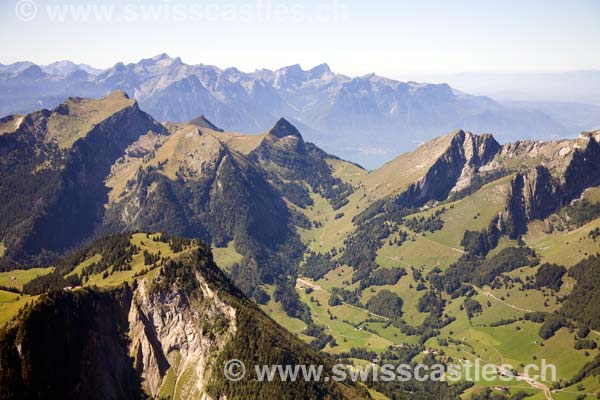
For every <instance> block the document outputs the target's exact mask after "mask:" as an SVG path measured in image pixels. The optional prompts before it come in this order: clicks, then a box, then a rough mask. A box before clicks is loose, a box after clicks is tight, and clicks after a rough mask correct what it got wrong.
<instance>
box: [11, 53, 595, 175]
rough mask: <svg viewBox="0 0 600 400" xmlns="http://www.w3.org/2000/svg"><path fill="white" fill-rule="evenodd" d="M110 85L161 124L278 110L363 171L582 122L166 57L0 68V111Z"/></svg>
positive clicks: (392, 86)
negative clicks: (445, 138) (439, 149)
mask: <svg viewBox="0 0 600 400" xmlns="http://www.w3.org/2000/svg"><path fill="white" fill-rule="evenodd" d="M117 89H118V90H124V91H125V92H127V93H128V94H129V95H131V96H132V97H133V98H135V99H137V100H138V101H139V103H140V107H141V108H142V109H143V110H145V111H147V112H149V113H150V114H151V115H153V116H154V117H155V118H157V119H158V120H161V121H174V122H185V121H189V120H191V119H192V118H195V117H197V116H199V115H205V116H206V117H207V118H208V119H209V120H210V121H212V122H214V123H215V124H216V125H217V126H220V127H222V128H224V129H226V130H228V131H235V132H245V133H250V132H260V131H265V130H266V129H267V128H268V127H269V126H270V125H271V124H272V121H273V120H275V119H277V118H278V117H280V116H283V117H285V118H287V119H288V120H289V121H291V122H293V123H294V124H296V125H297V126H298V127H299V128H300V129H301V130H302V132H303V134H304V135H305V136H306V138H307V139H309V140H310V141H312V142H314V143H316V144H318V145H319V146H321V147H322V148H323V149H325V150H326V151H329V152H335V153H336V154H338V155H339V156H341V157H344V158H345V159H349V160H352V161H354V162H358V163H360V164H362V165H364V166H366V167H367V168H374V167H377V166H380V165H381V164H382V163H384V162H385V161H389V160H390V159H391V158H392V157H393V156H394V155H395V154H398V153H400V152H404V151H408V150H412V149H414V148H415V147H417V146H418V145H419V144H421V143H423V142H425V141H427V140H429V139H432V138H434V137H436V136H439V135H441V134H444V133H446V132H449V131H451V130H454V129H458V128H462V127H468V128H469V129H470V130H471V131H472V132H475V133H484V132H494V134H495V135H496V137H497V138H498V140H499V141H500V142H508V141H514V140H516V139H525V138H529V139H549V138H556V137H561V136H565V135H572V136H574V135H575V134H576V133H577V132H579V130H580V129H579V128H581V126H582V124H577V123H572V122H573V120H574V119H575V120H576V119H577V118H576V117H570V115H571V113H567V117H566V118H565V113H564V109H563V112H562V114H561V115H558V114H557V113H556V112H555V111H553V109H551V108H548V107H546V108H544V109H543V110H542V109H541V108H538V107H536V106H535V105H533V106H529V107H515V106H514V105H510V104H509V105H505V104H500V103H498V102H496V101H494V100H492V99H491V98H489V97H486V96H472V95H468V94H466V93H463V92H460V91H458V90H456V89H453V88H451V87H450V86H448V85H447V84H427V83H416V82H400V81H396V80H392V79H387V78H384V77H380V76H377V75H375V74H369V75H365V76H360V77H349V76H345V75H342V74H337V73H334V72H332V71H331V70H330V68H329V67H328V66H327V64H321V65H319V66H316V67H314V68H311V69H309V70H303V69H302V68H301V67H300V66H299V65H293V66H288V67H284V68H281V69H278V70H275V71H271V70H266V69H262V70H256V71H254V72H251V73H246V72H242V71H239V70H238V69H236V68H226V69H221V68H218V67H215V66H211V65H203V64H199V65H188V64H185V63H183V62H182V61H181V59H179V58H170V57H169V56H167V55H166V54H161V55H158V56H156V57H153V58H148V59H143V60H141V61H139V62H137V63H132V64H123V63H118V64H116V65H114V66H113V67H111V68H109V69H107V70H104V71H100V70H96V69H93V68H91V67H89V66H86V65H76V64H74V63H71V62H68V61H63V62H57V63H54V64H50V65H47V66H38V65H35V64H32V63H29V62H20V63H15V64H11V65H8V66H6V65H1V66H0V92H1V93H2V94H1V95H0V114H1V115H7V114H14V113H27V112H31V111H33V110H36V109H39V108H43V107H46V108H52V107H55V106H56V105H58V104H59V103H60V102H61V101H62V99H64V98H65V97H68V96H81V97H103V96H105V95H107V94H108V93H110V92H112V91H114V90H117ZM559 110H560V107H559ZM577 110H579V107H578V108H577ZM577 110H576V112H578V111H577ZM582 112H583V111H582ZM561 116H562V118H561ZM599 122H600V121H598V117H597V116H593V115H592V116H590V117H588V118H587V120H586V121H585V123H584V124H583V125H584V126H585V124H589V125H590V126H586V127H585V129H591V128H593V127H598V123H599Z"/></svg>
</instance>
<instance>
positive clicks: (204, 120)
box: [189, 115, 224, 132]
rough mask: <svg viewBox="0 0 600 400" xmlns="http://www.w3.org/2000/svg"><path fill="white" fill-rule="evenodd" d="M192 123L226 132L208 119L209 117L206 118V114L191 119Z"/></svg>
mask: <svg viewBox="0 0 600 400" xmlns="http://www.w3.org/2000/svg"><path fill="white" fill-rule="evenodd" d="M189 124H190V125H195V126H197V127H199V128H208V129H211V130H213V131H217V132H224V130H223V129H221V128H219V127H218V126H216V125H215V124H213V123H212V122H210V121H209V120H208V118H206V117H205V116H204V115H201V116H199V117H197V118H194V119H193V120H191V121H190V122H189Z"/></svg>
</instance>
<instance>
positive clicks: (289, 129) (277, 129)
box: [269, 118, 302, 140]
mask: <svg viewBox="0 0 600 400" xmlns="http://www.w3.org/2000/svg"><path fill="white" fill-rule="evenodd" d="M269 135H271V136H275V137H277V138H280V139H281V138H284V137H286V136H295V137H297V138H298V139H301V140H302V135H301V134H300V132H299V131H298V129H297V128H296V127H295V126H294V125H292V124H291V123H289V122H288V120H286V119H285V118H280V119H279V121H277V123H276V124H275V125H274V126H273V127H272V128H271V130H269Z"/></svg>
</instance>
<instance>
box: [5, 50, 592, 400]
mask: <svg viewBox="0 0 600 400" xmlns="http://www.w3.org/2000/svg"><path fill="white" fill-rule="evenodd" d="M146 62H147V63H148V64H150V65H156V64H157V63H161V62H162V63H164V64H168V65H171V64H173V63H176V62H177V61H176V60H171V59H168V58H166V57H162V58H161V60H150V61H148V60H146ZM163 67H164V66H163ZM123 68H125V70H126V69H127V68H126V67H125V66H123ZM132 68H133V67H132ZM161 68H162V67H161ZM176 69H177V68H176ZM327 71H328V68H326V67H325V66H322V67H320V68H319V69H317V70H316V71H313V72H311V71H303V72H302V75H303V76H304V75H306V74H313V76H315V75H316V76H323V74H329V72H327ZM224 73H225V72H223V74H224ZM261 74H264V75H265V76H266V78H264V79H263V80H260V81H257V82H266V80H267V79H268V76H269V74H271V73H270V72H268V71H266V72H265V71H263V72H261ZM135 75H136V74H132V75H130V76H131V79H132V82H133V80H134V78H133V77H134V76H135ZM100 76H103V74H100V75H98V77H100ZM118 76H120V77H121V76H123V75H118ZM194 76H195V75H193V76H192V77H191V78H189V79H191V80H196V78H194ZM293 76H294V75H293V74H291V75H290V76H287V74H283V75H281V76H280V78H279V82H280V83H278V84H277V85H280V86H283V87H296V88H298V87H299V86H298V81H294V79H293ZM105 78H106V76H105ZM105 78H103V79H105ZM302 79H304V78H301V79H300V81H302ZM336 79H337V78H336ZM370 79H375V81H378V80H379V79H378V78H374V77H371V78H370ZM198 81H199V79H198ZM217 81H218V80H217ZM293 82H296V83H293ZM119 85H124V86H126V83H125V82H123V81H120V83H119ZM399 85H401V84H399ZM142 86H143V85H142ZM142 86H140V87H142ZM202 86H204V85H202ZM300 86H302V85H300ZM133 87H134V86H130V87H128V90H130V91H131V88H133ZM143 87H145V86H143ZM215 87H220V86H219V85H218V84H216V85H215ZM268 87H269V86H264V88H268ZM270 87H271V89H265V90H268V91H270V90H274V89H273V88H274V84H273V85H272V86H270ZM399 88H400V86H398V90H400V89H399ZM421 89H422V90H425V92H427V91H428V90H429V89H432V88H429V89H427V88H426V87H422V88H421ZM186 93H187V91H186ZM203 93H208V92H203ZM240 93H247V92H245V91H244V92H240ZM288 93H294V90H292V89H290V90H289V91H288ZM415 93H416V92H415ZM190 95H194V96H195V93H194V92H192V93H190ZM211 96H212V95H211ZM290 96H292V95H291V94H290ZM417 97H418V96H417ZM207 99H209V97H207ZM206 101H209V100H206ZM223 104H224V103H223ZM163 111H165V110H163ZM190 112H191V111H190ZM202 112H203V114H204V115H202V116H199V115H194V116H192V117H189V121H187V122H159V121H158V120H156V119H155V118H153V117H152V116H151V114H149V113H147V112H146V111H145V109H144V108H142V100H141V99H140V100H135V99H132V98H129V96H128V95H127V94H126V93H125V92H123V91H114V92H112V93H110V94H109V95H107V96H106V97H103V98H99V99H93V98H82V97H70V98H68V99H67V100H64V101H62V102H61V103H60V104H58V105H57V106H55V107H53V108H51V109H41V110H38V111H34V112H31V113H27V114H15V115H10V116H6V117H4V118H2V119H0V183H1V184H0V222H1V225H0V250H1V253H0V254H1V255H2V258H1V259H0V270H1V271H2V272H0V299H1V300H2V303H1V304H0V323H4V327H3V328H2V332H1V333H0V371H2V372H3V373H2V374H0V388H1V389H4V390H0V392H2V393H9V394H10V395H11V396H12V397H11V396H9V397H8V398H23V396H25V397H26V398H38V397H40V396H42V397H44V396H52V395H55V396H59V397H61V396H62V397H64V396H67V397H69V396H74V397H80V398H83V397H86V396H92V397H93V396H94V393H91V394H90V393H89V392H81V391H78V390H81V388H82V387H84V388H88V387H90V385H92V386H94V385H98V386H101V387H103V390H105V391H103V392H97V393H101V394H97V396H98V397H103V396H104V397H106V396H109V397H110V396H111V394H110V393H118V394H116V395H114V397H118V398H126V397H131V396H138V394H139V393H145V394H147V395H150V396H154V397H157V396H160V395H165V396H166V395H169V396H172V397H175V398H196V397H197V396H199V395H203V396H204V395H206V396H208V398H221V397H222V396H227V398H260V397H261V396H269V395H273V393H284V394H283V395H282V396H284V397H285V396H289V398H294V393H302V395H301V396H300V397H302V398H327V396H329V397H330V398H343V397H346V398H368V397H369V396H370V397H372V398H382V399H386V398H390V399H394V398H399V399H405V398H411V399H412V398H416V399H429V398H436V399H454V398H457V397H458V396H462V397H464V398H472V399H490V398H494V399H502V400H505V399H510V398H523V396H526V395H528V394H531V399H532V400H538V399H548V398H554V397H553V396H556V398H557V399H563V398H564V399H570V398H571V397H572V396H571V394H572V393H573V392H574V393H579V392H583V393H597V392H598V391H599V390H600V384H599V383H598V379H597V370H598V367H599V366H600V356H599V355H598V354H599V353H598V342H599V336H600V333H598V331H599V330H600V313H599V311H598V304H599V303H598V302H599V301H600V300H599V297H598V293H600V275H599V274H598V271H600V256H598V253H599V251H600V247H599V246H598V242H597V240H598V238H599V237H600V189H599V187H598V185H600V168H599V166H600V131H588V132H582V133H581V134H580V135H579V136H578V137H577V138H575V139H561V140H555V141H546V142H544V141H537V140H536V141H534V140H518V141H514V142H509V143H504V144H502V143H500V141H498V140H497V139H496V138H495V136H493V135H491V134H482V135H479V134H474V133H471V132H469V131H467V130H463V129H457V130H453V131H451V132H449V133H446V134H444V135H442V136H438V137H435V138H433V139H431V140H429V141H427V142H426V143H424V144H422V145H421V146H419V147H417V148H416V149H415V150H413V151H411V152H406V153H403V154H400V155H398V156H397V157H395V158H393V159H392V160H390V161H389V162H387V163H385V164H384V165H383V166H381V167H380V168H377V169H374V170H372V171H368V170H366V169H364V168H363V167H361V166H360V165H357V164H355V163H352V162H349V161H346V160H344V159H342V158H340V157H338V156H336V155H332V154H329V153H328V152H326V151H324V150H323V149H321V148H320V147H319V146H317V145H316V144H313V143H311V142H309V141H307V140H305V137H304V130H303V127H302V126H299V125H298V126H297V124H295V123H294V122H293V121H292V120H290V119H287V118H281V117H276V118H273V119H272V120H271V122H270V124H269V126H268V127H267V128H266V129H265V130H264V131H263V132H262V133H257V134H247V133H236V132H231V131H230V130H229V129H228V128H227V127H225V126H221V125H220V124H219V123H217V122H215V121H213V120H212V119H211V118H210V116H209V115H208V113H204V111H202ZM186 118H187V117H186ZM264 118H267V116H264ZM160 119H163V117H161V118H160ZM373 129H374V130H375V131H376V132H377V130H376V129H375V128H373ZM181 237H187V238H190V239H181ZM204 243H206V244H204ZM249 299H251V300H252V301H250V300H249ZM228 307H230V308H228ZM265 314H267V315H268V317H267V315H265ZM107 315H111V317H112V316H113V315H114V318H110V320H109V319H107ZM73 316H75V317H73ZM269 317H270V318H269ZM203 324H206V326H204V325H203ZM52 327H56V328H55V329H52ZM236 327H238V328H239V329H240V331H239V332H242V333H243V334H239V333H236V332H238V331H236V329H238V328H236ZM182 331H185V332H187V333H190V334H189V335H187V336H186V338H185V340H184V337H183V336H185V335H182V334H181V332H182ZM53 332H73V337H72V338H71V336H64V335H56V334H54V333H53ZM82 332H83V333H82ZM290 332H291V333H292V334H294V336H295V337H294V336H292V335H291V334H290ZM78 337H84V338H90V339H89V340H79V339H76V338H78ZM96 337H98V338H101V341H95V339H93V338H96ZM298 339H301V341H300V340H298ZM98 340H100V339H98ZM273 343H275V345H273ZM54 344H56V351H46V352H44V351H43V350H42V349H43V348H45V347H51V345H54ZM309 345H310V346H312V349H311V348H310V347H309ZM99 347H106V348H108V349H110V351H109V352H106V354H103V353H101V352H98V351H95V350H94V349H97V348H99ZM60 349H65V350H64V351H61V350H60ZM66 349H73V354H78V355H82V357H83V360H85V362H87V363H88V364H85V365H86V366H87V367H86V368H79V367H78V365H79V364H77V360H79V359H80V358H78V357H79V356H78V357H75V356H74V357H75V358H74V359H69V362H68V363H64V364H61V365H63V367H62V368H55V369H53V368H52V367H53V366H56V365H57V363H58V361H57V360H58V359H59V358H60V355H61V354H63V353H66V352H67V350H66ZM252 350H256V353H255V354H254V353H252ZM316 350H318V351H319V352H317V351H316ZM236 354H241V355H242V356H243V359H244V361H245V362H248V363H249V365H250V364H251V363H252V362H259V363H270V362H272V363H281V362H283V361H282V360H285V361H286V362H292V363H293V362H301V361H302V360H307V362H308V361H310V362H322V363H328V362H332V359H336V360H337V361H338V362H343V363H348V364H351V365H354V366H355V367H356V366H360V365H365V364H367V365H373V366H375V367H376V366H377V365H381V364H383V363H395V364H398V363H417V362H424V363H431V362H441V363H445V364H447V363H450V362H453V361H456V360H463V361H464V360H465V359H467V357H469V358H479V359H482V360H485V361H486V362H487V363H492V364H493V365H502V364H506V363H509V364H511V365H512V366H513V367H514V369H515V371H516V373H517V374H520V379H519V381H520V382H519V383H521V385H511V386H510V387H509V388H507V389H506V390H505V389H504V386H505V384H503V383H502V382H500V381H497V382H493V384H494V385H496V386H493V387H496V388H500V389H497V390H496V392H498V393H496V392H493V393H492V392H491V391H490V390H491V389H489V387H490V386H491V385H492V383H490V382H481V381H475V382H460V383H457V384H450V383H448V382H437V383H434V382H426V383H422V382H415V381H410V382H367V383H364V385H363V384H360V385H350V384H349V385H317V384H315V385H312V384H311V385H297V386H294V385H291V386H288V385H283V384H282V385H281V386H279V385H277V384H274V385H270V386H262V385H259V384H257V383H256V382H252V381H249V382H248V381H244V382H243V383H244V384H243V385H240V386H238V389H239V391H236V387H235V386H234V385H231V383H229V384H228V383H227V382H226V381H224V380H223V379H219V371H220V370H219V368H220V367H221V365H222V363H221V364H220V362H222V361H225V359H226V356H231V357H234V356H235V355H236ZM287 354H289V358H287V356H286V355H287ZM211 357H214V358H211ZM207 358H208V359H213V360H218V362H217V364H211V363H207ZM538 359H540V360H541V359H544V360H546V361H547V362H550V363H553V364H555V365H556V366H557V374H558V377H559V378H560V380H557V381H550V380H547V379H544V380H542V379H540V380H539V381H531V380H529V381H528V380H526V379H525V378H524V375H523V374H524V373H525V371H524V365H526V364H528V363H531V362H535V361H537V360H538ZM215 362H216V361H215ZM302 362H303V361H302ZM90 364H91V365H96V366H99V367H101V370H102V372H103V373H102V374H98V375H94V374H92V373H91V371H93V370H92V369H89V365H90ZM215 365H216V366H215ZM217 367H219V368H217ZM190 370H193V371H194V373H196V374H197V376H196V379H197V380H198V382H199V385H197V386H193V385H190V380H189V376H190V375H189V371H190ZM5 371H6V372H5ZM50 374H52V375H50ZM49 376H52V378H47V377H49ZM47 379H50V383H49V381H48V380H47ZM82 382H83V383H85V384H78V383H82ZM525 382H529V383H530V384H531V387H526V386H525V385H524V383H525ZM28 390H29V391H28ZM51 390H52V391H51ZM261 390H264V392H261ZM553 391H555V392H553ZM521 392H522V393H521ZM73 393H75V394H73ZM106 393H108V394H106ZM553 393H556V394H553ZM548 395H549V396H550V397H548ZM244 396H246V397H244Z"/></svg>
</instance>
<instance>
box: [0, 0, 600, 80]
mask: <svg viewBox="0 0 600 400" xmlns="http://www.w3.org/2000/svg"><path fill="white" fill-rule="evenodd" d="M81 6H86V7H88V9H87V10H88V11H87V12H88V13H89V14H88V18H87V20H86V19H85V18H83V19H84V20H83V21H82V17H81V15H82V14H79V19H77V12H80V13H81V9H78V8H77V7H81ZM56 7H59V11H60V12H59V13H58V14H57V12H56V10H57V8H56ZM60 7H62V8H60ZM89 7H91V8H89ZM94 7H95V9H94ZM101 7H105V9H104V11H103V10H102V9H100V8H101ZM106 7H112V9H109V11H106V10H107V9H106ZM32 10H33V11H32ZM65 10H67V11H65ZM78 10H79V11H78ZM89 10H91V11H89ZM111 10H112V11H111ZM103 12H104V14H102V13H103ZM61 13H62V14H61ZM94 13H96V14H98V13H100V14H102V15H101V16H100V17H96V16H95V14H94ZM57 15H58V17H57ZM60 15H62V19H61V17H60ZM65 16H66V17H65ZM598 21H600V1H598V0H574V1H530V0H521V1H483V0H481V1H470V0H457V1H451V0H447V1H397V0H395V1H366V0H362V1H355V0H321V1H302V2H300V1H283V0H281V1H277V0H249V1H244V0H150V1H143V2H142V1H128V0H119V1H101V0H87V1H77V0H19V1H18V0H2V4H1V5H0V50H1V53H0V54H1V56H0V62H1V63H3V64H7V63H11V62H14V61H18V60H30V61H34V62H37V63H49V62H51V61H55V60H61V59H70V60H73V61H76V62H85V63H89V64H92V65H94V66H98V67H108V66H111V65H113V64H114V63H115V62H117V61H124V62H135V61H138V60H139V59H141V58H147V57H151V56H153V55H155V54H158V53H163V52H166V53H168V54H169V55H171V56H180V57H181V58H182V59H183V61H184V62H187V63H207V64H214V65H217V66H221V67H227V66H232V65H233V66H237V67H238V68H240V69H242V70H254V69H255V68H258V67H266V68H278V67H281V66H284V65H289V64H295V63H300V64H301V65H302V66H303V67H305V68H306V67H311V66H314V65H316V64H319V63H321V62H328V63H329V64H330V66H331V67H332V69H334V70H336V71H338V72H342V73H346V74H349V75H360V74H365V73H370V72H376V73H378V74H381V75H384V76H389V77H395V78H397V77H401V78H405V77H410V75H411V74H446V73H455V72H464V71H478V72H558V71H569V70H585V69H600V23H599V22H598Z"/></svg>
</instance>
